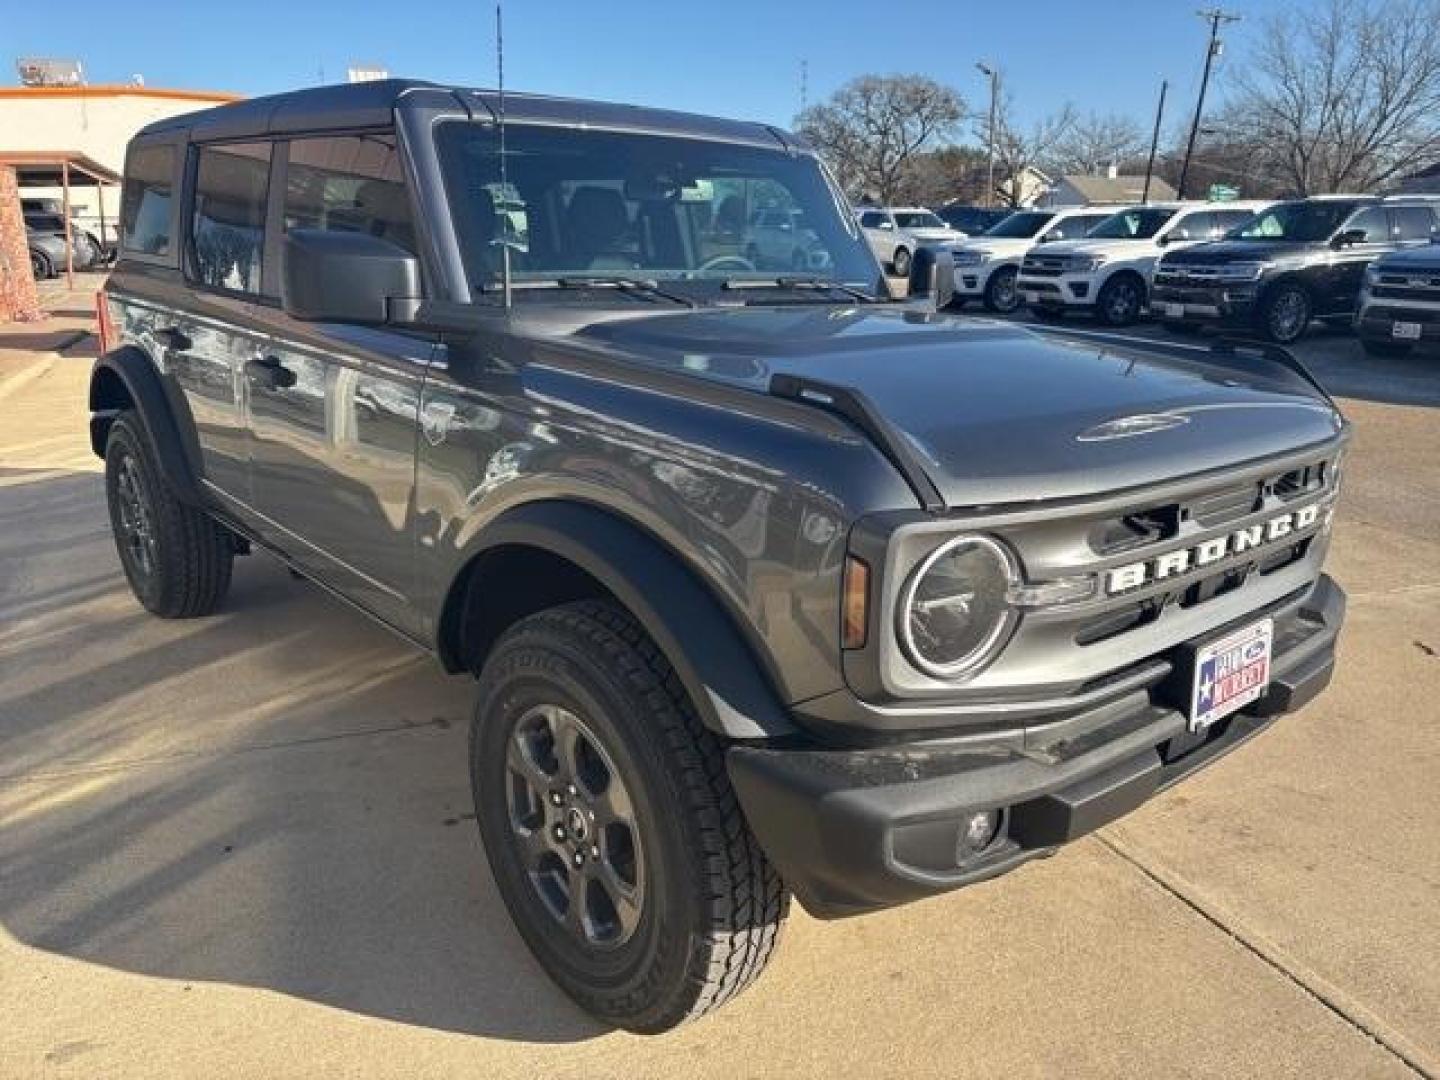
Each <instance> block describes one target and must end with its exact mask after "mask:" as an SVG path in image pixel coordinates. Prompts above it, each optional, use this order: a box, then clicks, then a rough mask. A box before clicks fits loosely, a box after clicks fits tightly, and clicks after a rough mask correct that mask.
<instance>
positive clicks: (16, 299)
mask: <svg viewBox="0 0 1440 1080" xmlns="http://www.w3.org/2000/svg"><path fill="white" fill-rule="evenodd" d="M43 317H44V312H42V311H41V310H40V298H39V296H37V295H36V292H35V275H34V274H32V273H31V272H30V247H29V245H28V244H26V242H25V218H24V215H22V214H21V213H20V188H19V186H18V184H17V183H16V180H15V170H14V169H13V168H11V167H10V166H8V165H0V323H5V322H30V321H32V320H34V319H39V318H43Z"/></svg>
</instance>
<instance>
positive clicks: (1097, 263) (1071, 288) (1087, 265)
mask: <svg viewBox="0 0 1440 1080" xmlns="http://www.w3.org/2000/svg"><path fill="white" fill-rule="evenodd" d="M1265 205H1267V204H1266V203H1241V202H1228V203H1147V204H1145V205H1143V206H1132V207H1128V208H1126V209H1124V210H1119V211H1117V212H1116V213H1114V214H1112V215H1111V216H1110V217H1108V218H1106V219H1105V220H1104V221H1102V222H1100V223H1099V224H1098V225H1096V226H1095V227H1094V228H1093V229H1091V230H1090V231H1089V232H1088V233H1086V234H1085V237H1084V239H1082V240H1073V241H1066V242H1064V243H1059V244H1052V245H1049V246H1047V247H1046V248H1045V250H1044V251H1038V250H1037V251H1031V252H1030V253H1029V254H1027V255H1026V256H1025V259H1024V261H1023V262H1022V263H1021V266H1020V276H1019V278H1018V279H1017V287H1018V288H1019V290H1020V294H1021V297H1022V299H1023V301H1024V303H1025V304H1027V305H1028V306H1029V307H1030V308H1031V309H1032V310H1033V311H1035V312H1036V314H1038V315H1040V316H1042V317H1049V318H1060V317H1063V316H1064V315H1065V314H1066V313H1067V312H1072V311H1085V312H1093V313H1094V315H1095V317H1096V318H1098V319H1099V320H1100V321H1101V322H1103V323H1105V324H1106V325H1107V326H1128V325H1129V324H1131V323H1133V322H1135V320H1137V319H1138V318H1140V316H1141V315H1142V314H1143V313H1144V311H1145V305H1146V303H1147V301H1148V299H1149V292H1150V278H1151V275H1152V274H1153V272H1154V269H1155V264H1156V262H1157V261H1158V260H1159V258H1160V256H1161V254H1163V253H1164V252H1165V251H1166V249H1167V248H1174V247H1177V246H1182V245H1189V244H1198V243H1200V242H1202V241H1205V240H1213V239H1216V238H1218V237H1220V236H1223V235H1224V234H1225V233H1226V231H1227V230H1229V229H1231V228H1233V227H1234V226H1236V225H1239V224H1240V223H1241V222H1244V221H1248V220H1249V219H1250V218H1251V217H1253V216H1254V213H1255V211H1256V210H1257V209H1260V208H1261V207H1263V206H1265Z"/></svg>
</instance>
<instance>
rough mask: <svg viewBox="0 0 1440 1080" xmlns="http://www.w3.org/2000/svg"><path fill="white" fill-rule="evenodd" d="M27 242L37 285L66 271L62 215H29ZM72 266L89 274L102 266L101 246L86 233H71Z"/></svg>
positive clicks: (75, 230)
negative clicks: (93, 269)
mask: <svg viewBox="0 0 1440 1080" xmlns="http://www.w3.org/2000/svg"><path fill="white" fill-rule="evenodd" d="M25 238H26V241H27V242H28V245H29V248H30V269H31V271H32V272H33V273H34V274H35V279H36V280H37V281H39V280H42V279H44V278H50V277H54V276H55V275H56V274H59V273H61V272H62V271H63V270H64V269H65V219H64V218H63V217H61V216H60V215H59V214H44V213H33V212H32V213H26V214H25ZM70 243H71V245H72V249H73V250H72V254H71V266H73V267H74V268H75V269H76V270H88V269H90V268H91V267H94V266H98V265H99V264H100V262H101V254H100V248H99V245H97V244H96V243H95V242H94V241H92V240H91V239H90V237H89V236H88V235H87V234H86V233H85V232H84V231H82V230H77V229H73V228H72V229H71V230H70Z"/></svg>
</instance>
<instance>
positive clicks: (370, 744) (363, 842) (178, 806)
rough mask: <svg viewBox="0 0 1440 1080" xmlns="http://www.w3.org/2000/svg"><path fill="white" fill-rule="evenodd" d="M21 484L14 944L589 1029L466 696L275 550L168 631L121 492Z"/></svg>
mask: <svg viewBox="0 0 1440 1080" xmlns="http://www.w3.org/2000/svg"><path fill="white" fill-rule="evenodd" d="M42 475H43V474H39V473H37V474H36V476H37V478H36V479H35V480H33V481H32V482H23V481H24V479H25V478H24V477H23V476H16V475H15V472H14V470H6V471H4V475H3V476H0V568H3V570H0V867H3V868H4V872H3V887H0V926H3V929H4V930H5V931H7V932H8V933H9V934H11V935H13V936H14V937H15V938H16V939H18V940H19V941H21V942H23V943H25V944H28V945H30V946H33V947H35V948H38V949H43V950H47V951H50V952H54V953H59V954H63V955H65V956H68V957H73V958H76V959H79V960H84V961H88V962H91V963H95V964H102V965H105V966H107V967H110V968H115V969H120V970H124V971H129V972H134V973H138V974H143V975H150V976H159V977H163V978H167V979H174V980H180V981H182V982H187V983H188V982H192V981H198V980H206V981H212V982H217V983H226V984H237V985H243V986H251V987H257V988H263V989H267V990H274V991H277V992H279V993H282V994H289V995H293V996H296V997H299V998H304V999H307V1000H310V1001H313V1002H317V1003H321V1004H324V1005H328V1006H333V1007H335V1008H339V1009H344V1010H348V1011H351V1012H355V1013H360V1014H365V1015H369V1016H374V1017H379V1018H382V1019H387V1020H393V1021H397V1022H400V1023H405V1024H413V1025H420V1026H424V1027H428V1028H434V1029H440V1030H445V1031H453V1032H460V1033H473V1034H481V1035H486V1036H491V1037H501V1038H512V1039H523V1040H527V1041H535V1042H565V1041H573V1040H580V1039H586V1038H591V1037H594V1036H597V1035H600V1034H602V1033H603V1032H604V1030H605V1029H603V1028H602V1027H600V1026H599V1025H597V1024H595V1023H594V1022H593V1021H591V1020H589V1019H588V1018H587V1017H586V1016H585V1015H584V1014H583V1013H581V1012H580V1011H579V1010H578V1009H577V1008H576V1007H574V1006H573V1005H572V1004H571V1003H570V1002H569V1000H568V999H567V998H565V997H564V996H563V995H562V994H561V993H560V992H559V991H558V990H557V989H556V988H555V987H554V985H553V984H552V983H551V982H550V981H549V980H548V979H547V978H546V976H545V975H544V974H543V972H542V971H541V969H540V968H539V967H538V965H537V964H536V963H535V962H534V961H533V959H532V958H531V956H530V954H529V952H528V951H527V950H526V949H525V947H524V946H523V944H522V943H521V941H520V939H519V937H518V936H517V935H516V933H515V932H514V930H513V928H512V925H511V923H510V921H509V918H508V916H507V914H506V912H505V910H504V907H503V905H502V903H501V901H500V899H499V896H498V894H497V892H496V890H495V887H494V885H493V882H492V880H491V877H490V873H489V869H488V867H487V866H486V863H485V858H484V852H483V849H482V847H481V845H480V841H479V837H478V835H477V831H476V828H475V823H474V820H473V817H472V816H471V812H470V808H471V796H470V791H469V780H468V771H467V766H466V754H467V728H468V722H469V708H470V700H471V687H470V684H469V680H466V679H463V678H449V677H446V676H445V675H444V674H443V672H442V671H441V670H440V668H439V666H438V665H437V664H435V663H434V661H432V660H430V659H429V658H427V657H424V656H421V655H420V654H418V653H416V652H415V651H413V650H411V649H409V648H407V647H406V646H404V645H403V644H400V643H398V642H397V641H395V640H394V639H392V638H391V637H390V636H389V635H388V634H387V633H386V632H385V631H383V630H381V629H379V628H377V627H375V626H373V625H371V624H370V623H369V622H368V621H367V620H365V619H364V618H362V617H361V616H359V615H357V614H355V613H353V612H351V611H349V610H348V609H347V608H345V607H343V606H342V605H340V604H338V603H336V602H334V601H332V600H330V599H328V598H327V597H325V596H324V595H323V594H322V593H320V592H319V590H317V589H315V588H313V587H311V586H309V585H307V584H305V583H303V582H299V581H294V580H292V579H291V578H290V577H289V575H288V574H287V573H286V572H285V571H284V569H283V568H281V567H280V566H278V565H277V564H275V563H274V562H272V561H271V560H269V559H268V558H266V557H264V556H258V555H257V556H252V557H250V558H247V559H241V560H239V561H237V564H236V573H235V582H234V585H233V587H232V590H231V592H230V594H229V597H228V599H227V601H226V603H225V604H224V606H223V607H222V610H221V611H220V612H219V613H217V614H216V615H214V616H211V617H209V618H205V619H199V620H191V621H184V622H180V621H165V620H160V619H155V618H152V617H150V616H148V615H147V614H145V613H144V612H143V611H141V609H140V608H139V606H138V605H137V604H136V602H135V601H134V599H133V598H132V597H131V595H130V593H129V591H128V589H127V588H126V586H125V583H124V579H123V577H122V575H121V572H120V567H119V563H118V560H117V559H116V557H115V553H114V549H113V546H112V544H111V540H110V537H109V533H108V527H107V525H106V517H105V509H104V503H103V498H102V494H101V479H100V477H99V476H98V475H96V474H93V473H92V474H76V475H69V476H62V477H59V478H49V479H45V478H40V477H41V476H42Z"/></svg>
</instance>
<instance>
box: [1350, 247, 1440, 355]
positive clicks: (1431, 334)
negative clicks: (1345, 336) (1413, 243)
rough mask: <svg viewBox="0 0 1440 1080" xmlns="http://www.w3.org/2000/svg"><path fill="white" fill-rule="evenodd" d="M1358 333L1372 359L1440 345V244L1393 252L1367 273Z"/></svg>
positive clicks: (1357, 322) (1356, 330) (1367, 270)
mask: <svg viewBox="0 0 1440 1080" xmlns="http://www.w3.org/2000/svg"><path fill="white" fill-rule="evenodd" d="M1355 332H1356V333H1357V334H1359V336H1360V344H1361V345H1363V346H1364V347H1365V351H1366V352H1367V353H1369V354H1370V355H1371V356H1403V355H1405V354H1406V353H1408V352H1409V351H1410V350H1411V349H1413V348H1414V347H1415V346H1416V345H1418V344H1420V343H1421V342H1426V343H1429V344H1434V343H1435V342H1437V341H1440V245H1437V244H1435V243H1430V244H1426V245H1425V246H1424V247H1415V248H1407V249H1405V250H1403V251H1392V252H1390V253H1389V254H1387V255H1381V256H1380V257H1379V258H1378V259H1376V260H1375V261H1374V262H1373V263H1371V264H1370V265H1369V266H1368V267H1366V268H1365V279H1364V284H1363V286H1362V287H1361V289H1360V305H1359V311H1358V312H1357V313H1356V316H1355Z"/></svg>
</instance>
